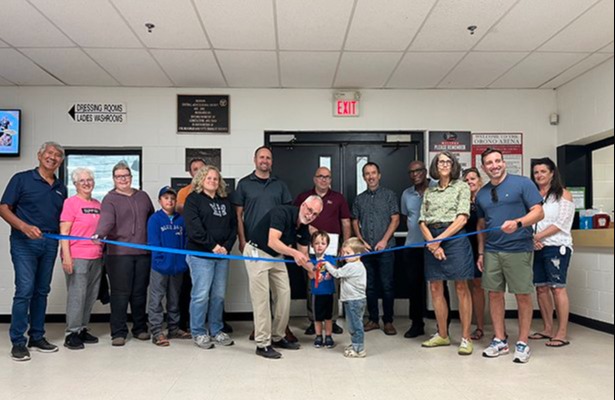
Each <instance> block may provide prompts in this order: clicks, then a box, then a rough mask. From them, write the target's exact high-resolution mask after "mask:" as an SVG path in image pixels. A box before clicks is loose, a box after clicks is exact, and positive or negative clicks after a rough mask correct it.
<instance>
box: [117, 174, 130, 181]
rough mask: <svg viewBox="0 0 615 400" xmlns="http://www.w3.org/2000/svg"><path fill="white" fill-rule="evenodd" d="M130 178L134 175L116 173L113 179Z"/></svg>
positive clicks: (125, 179)
mask: <svg viewBox="0 0 615 400" xmlns="http://www.w3.org/2000/svg"><path fill="white" fill-rule="evenodd" d="M130 178H132V175H130V174H129V175H115V176H114V177H113V179H115V180H116V181H127V180H129V179H130Z"/></svg>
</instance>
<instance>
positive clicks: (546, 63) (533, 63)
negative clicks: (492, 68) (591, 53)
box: [489, 53, 587, 89]
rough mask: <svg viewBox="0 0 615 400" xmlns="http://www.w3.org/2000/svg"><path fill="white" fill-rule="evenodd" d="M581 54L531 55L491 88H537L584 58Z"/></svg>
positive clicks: (584, 55)
mask: <svg viewBox="0 0 615 400" xmlns="http://www.w3.org/2000/svg"><path fill="white" fill-rule="evenodd" d="M586 56H587V54H583V53H532V54H530V55H529V56H528V57H527V58H526V59H525V60H523V61H521V62H520V63H519V64H517V65H516V66H515V67H514V68H513V69H511V70H510V71H508V72H507V73H506V74H505V75H504V76H502V77H501V78H500V79H498V80H497V81H495V82H494V83H493V84H491V85H490V86H489V87H491V88H528V89H531V88H538V87H540V86H541V85H542V84H544V83H545V82H547V81H549V80H550V79H552V78H553V77H555V76H557V75H558V74H560V73H562V72H563V71H565V70H566V69H567V68H569V67H570V66H571V65H573V64H575V63H576V62H578V61H580V60H581V59H582V58H584V57H586Z"/></svg>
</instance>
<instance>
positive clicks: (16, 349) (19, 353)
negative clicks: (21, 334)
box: [11, 344, 30, 361]
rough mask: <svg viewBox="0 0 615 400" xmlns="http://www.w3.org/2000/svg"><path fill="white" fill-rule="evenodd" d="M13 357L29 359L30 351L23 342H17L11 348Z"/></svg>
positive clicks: (23, 359)
mask: <svg viewBox="0 0 615 400" xmlns="http://www.w3.org/2000/svg"><path fill="white" fill-rule="evenodd" d="M11 358H12V359H13V360H15V361H28V360H30V352H29V351H28V349H27V348H26V346H24V345H23V344H17V345H15V346H13V348H12V349H11Z"/></svg>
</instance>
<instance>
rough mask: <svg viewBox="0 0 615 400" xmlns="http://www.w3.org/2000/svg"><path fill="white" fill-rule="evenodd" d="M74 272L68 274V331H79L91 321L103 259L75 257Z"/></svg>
mask: <svg viewBox="0 0 615 400" xmlns="http://www.w3.org/2000/svg"><path fill="white" fill-rule="evenodd" d="M73 263H74V265H73V273H72V274H65V275H66V288H67V298H66V331H67V332H71V333H78V332H80V331H81V330H82V329H83V328H85V327H86V326H87V324H88V322H90V314H91V313H92V307H94V303H95V302H96V298H97V297H98V288H99V287H100V277H101V275H102V259H101V258H97V259H95V260H84V259H81V258H75V259H73Z"/></svg>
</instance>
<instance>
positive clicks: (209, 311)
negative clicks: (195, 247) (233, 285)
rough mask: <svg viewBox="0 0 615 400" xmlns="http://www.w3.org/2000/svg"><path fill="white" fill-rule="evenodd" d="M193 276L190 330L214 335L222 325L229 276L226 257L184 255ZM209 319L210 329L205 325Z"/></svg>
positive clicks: (195, 334)
mask: <svg viewBox="0 0 615 400" xmlns="http://www.w3.org/2000/svg"><path fill="white" fill-rule="evenodd" d="M186 262H187V263H188V266H189V267H190V276H191V277H192V292H191V301H190V330H191V333H192V337H196V336H203V335H207V334H209V335H211V336H216V335H217V334H218V333H220V331H221V330H222V327H223V326H224V324H223V322H222V313H223V311H224V296H225V294H226V281H227V279H228V265H229V261H228V260H222V259H215V258H201V257H195V256H186ZM205 320H207V321H208V322H209V331H207V329H206V328H205Z"/></svg>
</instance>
